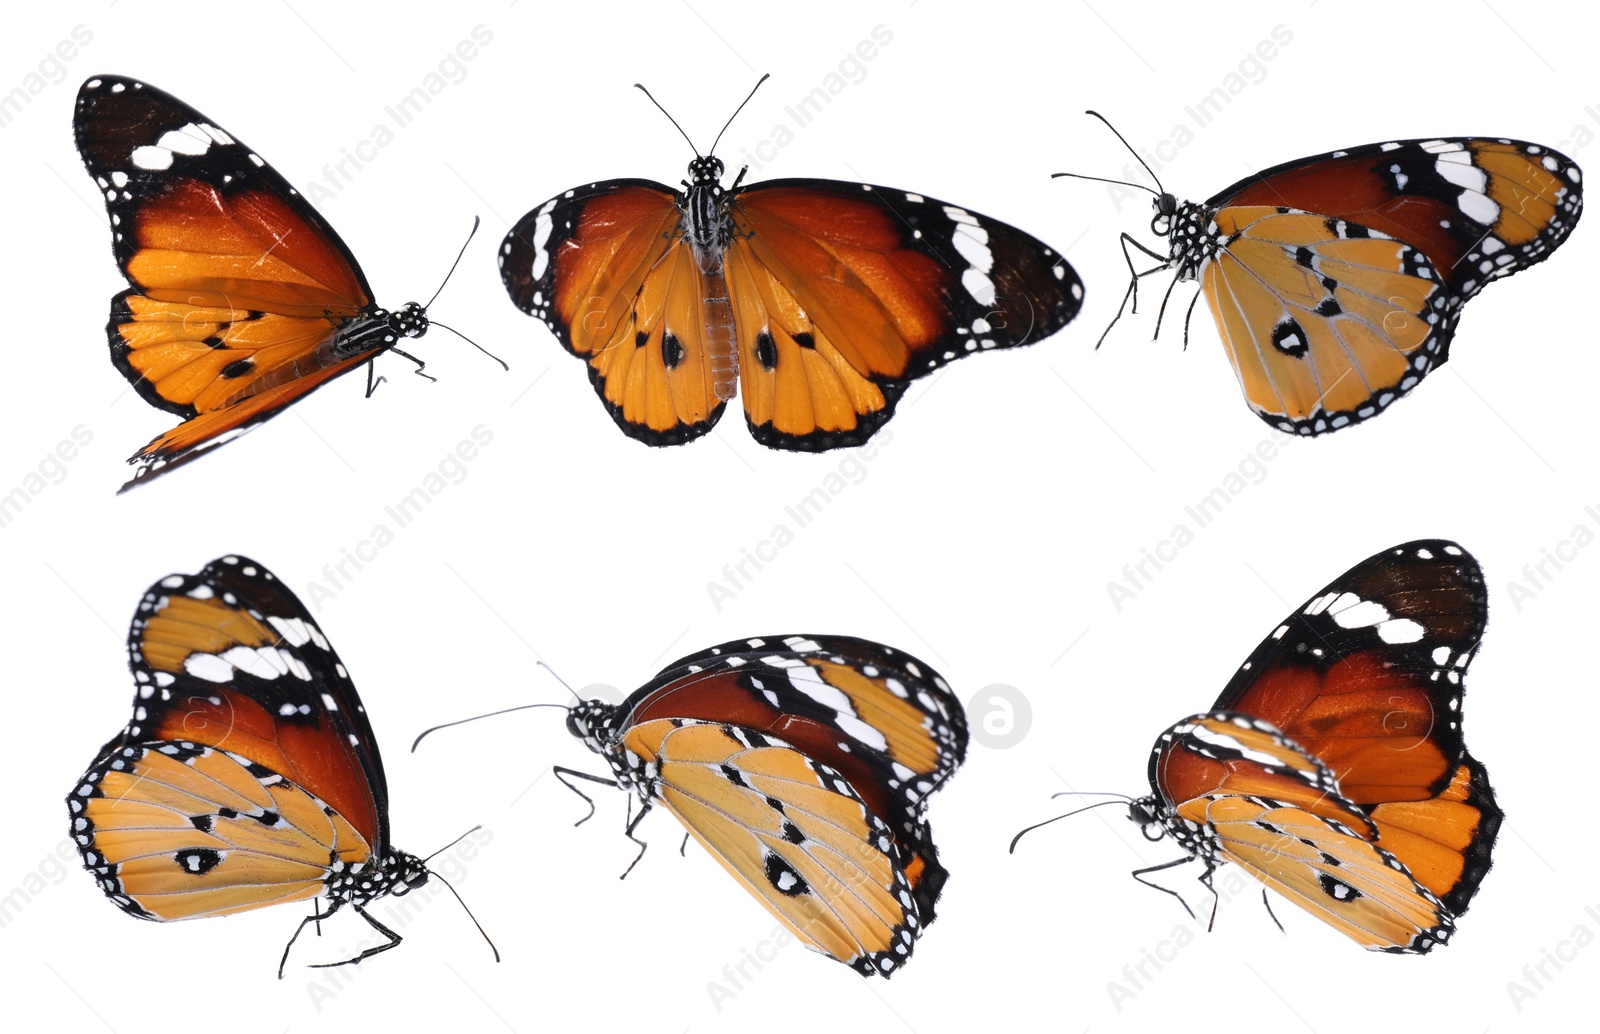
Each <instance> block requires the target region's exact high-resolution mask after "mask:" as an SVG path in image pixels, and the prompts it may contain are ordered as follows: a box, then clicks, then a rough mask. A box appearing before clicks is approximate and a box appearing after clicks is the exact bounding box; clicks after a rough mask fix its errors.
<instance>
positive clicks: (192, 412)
mask: <svg viewBox="0 0 1600 1034" xmlns="http://www.w3.org/2000/svg"><path fill="white" fill-rule="evenodd" d="M73 132H74V135H75V137H76V139H77V144H78V151H79V153H80V154H81V155H82V157H83V161H84V164H85V165H86V166H87V168H88V171H89V175H90V176H92V177H93V178H94V181H95V185H96V186H97V187H98V188H99V189H100V192H101V194H102V196H103V197H104V199H105V203H106V209H107V212H108V213H109V215H110V219H111V229H112V250H113V252H114V254H115V256H116V259H117V264H118V266H119V268H120V269H121V270H122V273H123V275H124V276H126V277H127V279H128V283H129V284H130V285H131V287H130V289H129V290H127V291H124V292H123V293H121V294H119V295H117V296H116V297H115V298H114V299H112V303H111V321H110V324H109V326H108V328H107V333H108V338H109V341H110V345H111V360H112V363H113V364H114V365H115V366H116V367H117V369H118V370H120V371H121V372H122V374H123V375H124V376H125V377H127V378H128V380H129V382H130V383H131V384H132V385H133V386H134V388H135V389H136V390H137V391H138V392H139V394H140V395H141V396H142V397H143V398H144V399H145V401H147V402H149V403H150V404H151V405H153V406H156V407H158V408H160V409H164V410H166V411H167V412H169V413H173V414H176V415H177V416H180V417H182V418H183V419H184V420H185V421H186V422H185V423H183V424H181V425H180V426H178V427H176V428H174V429H173V430H172V431H170V432H168V433H167V434H165V435H162V436H161V437H159V438H157V439H155V440H154V441H152V442H151V443H150V444H149V445H147V446H146V447H145V448H144V449H143V450H141V451H140V452H139V453H138V454H137V455H135V456H134V457H133V458H132V459H131V460H130V461H129V462H131V463H134V464H136V465H137V471H136V476H135V478H134V480H133V481H131V482H129V485H128V486H126V487H131V486H132V485H134V484H137V483H140V482H141V481H143V480H146V479H148V478H149V477H150V476H152V475H154V474H155V473H156V472H158V471H165V470H168V469H171V468H173V467H175V466H176V465H178V464H180V463H184V462H188V461H189V460H191V459H194V458H196V457H198V456H199V455H200V454H202V453H204V452H206V451H209V450H210V449H212V448H215V447H216V446H217V445H220V444H222V443H223V442H225V441H227V440H229V439H230V438H232V437H234V436H236V435H237V434H239V433H241V432H243V431H244V430H246V429H248V428H249V427H251V426H253V425H255V424H257V423H260V422H261V421H263V420H266V419H269V418H271V417H272V416H274V415H276V414H277V413H278V412H281V411H282V410H283V408H284V407H286V406H288V405H289V404H290V403H292V402H294V401H296V400H298V399H300V398H303V397H304V396H305V395H306V394H308V393H309V392H311V391H313V390H315V389H316V388H318V387H320V386H321V385H323V384H325V383H327V382H328V381H329V380H332V379H333V378H334V377H337V376H339V375H341V374H344V373H348V372H349V371H350V370H352V369H355V368H356V367H357V366H359V365H361V364H362V363H363V362H365V361H366V360H368V359H370V358H372V357H373V356H374V355H376V354H377V353H379V352H381V351H383V350H384V349H385V348H388V347H392V346H393V345H394V343H395V341H396V340H397V338H398V337H399V336H407V335H409V336H414V334H413V333H412V332H413V330H414V329H415V328H408V329H404V330H401V329H397V328H396V327H395V326H391V323H392V322H393V321H391V320H390V318H389V314H387V313H385V312H383V311H382V310H380V309H378V308H377V306H376V305H375V304H374V303H373V300H372V291H371V289H370V288H369V287H368V285H367V282H366V278H365V277H364V276H363V275H362V272H361V268H360V266H359V265H357V263H356V261H355V258H354V257H353V256H352V255H351V254H350V250H349V248H347V247H346V246H345V244H344V242H343V241H342V240H340V238H339V235H338V234H337V233H335V232H334V230H333V228H332V227H331V226H329V225H328V224H327V222H326V221H324V220H323V218H322V217H321V216H320V215H318V214H317V212H316V210H315V209H313V208H312V207H311V205H310V204H309V203H308V202H307V201H306V200H305V199H304V198H303V197H301V196H300V194H299V192H298V191H296V190H295V189H294V188H293V187H292V186H290V185H289V183H288V181H287V180H285V179H284V178H283V177H282V176H281V175H279V174H278V173H277V172H276V171H275V170H274V169H273V168H272V166H271V165H268V164H266V163H265V162H264V161H263V160H262V159H261V158H260V157H259V156H258V155H257V154H256V153H255V152H254V151H252V150H250V148H248V147H246V146H245V145H244V144H243V143H241V142H240V141H239V140H238V139H237V138H235V137H234V136H232V135H231V134H230V133H228V132H227V131H226V130H224V129H222V128H221V127H219V126H218V125H217V124H216V123H215V122H213V121H211V120H210V119H208V118H206V117H205V116H204V115H202V114H200V113H199V112H198V111H196V110H194V109H193V108H191V107H189V106H188V105H187V104H185V103H184V102H182V101H180V100H178V99H177V98H176V97H173V96H172V95H171V94H168V93H165V92H163V91H161V90H158V89H156V88H155V87H153V86H150V85H149V84H147V83H143V82H139V81H137V80H133V79H125V78H121V77H118V76H95V77H93V78H91V79H89V80H88V81H86V82H85V83H84V84H83V87H82V88H81V89H80V90H79V92H78V100H77V109H76V112H75V115H74V118H73Z"/></svg>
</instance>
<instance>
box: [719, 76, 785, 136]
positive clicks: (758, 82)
mask: <svg viewBox="0 0 1600 1034" xmlns="http://www.w3.org/2000/svg"><path fill="white" fill-rule="evenodd" d="M771 78H772V73H771V72H768V73H766V74H765V75H763V76H762V77H761V78H760V79H757V80H756V84H755V86H753V87H751V88H750V96H749V97H746V98H745V99H744V100H743V101H742V102H741V103H740V104H739V106H738V107H737V108H734V109H733V114H732V115H729V116H728V121H727V122H724V123H723V124H722V133H726V132H727V131H728V127H729V126H731V125H733V120H734V119H736V118H738V117H739V112H741V111H743V110H744V106H745V105H746V104H749V103H750V97H754V96H755V95H756V91H757V90H759V89H761V84H762V83H764V82H766V81H767V80H768V79H771ZM722 133H718V134H717V138H716V139H715V140H713V141H711V153H712V154H716V153H717V145H718V144H720V143H721V142H722Z"/></svg>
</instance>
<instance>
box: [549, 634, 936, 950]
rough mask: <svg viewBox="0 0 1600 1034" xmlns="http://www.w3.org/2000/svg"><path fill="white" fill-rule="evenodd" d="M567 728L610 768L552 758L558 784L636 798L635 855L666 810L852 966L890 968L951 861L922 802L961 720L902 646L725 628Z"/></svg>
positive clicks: (799, 932)
mask: <svg viewBox="0 0 1600 1034" xmlns="http://www.w3.org/2000/svg"><path fill="white" fill-rule="evenodd" d="M567 728H568V730H569V731H570V732H571V733H572V734H573V735H574V736H576V737H578V738H579V739H581V740H582V741H583V742H584V744H585V745H586V746H588V747H589V749H590V750H592V751H594V752H595V753H597V754H599V755H600V756H601V757H603V758H605V759H606V761H607V762H608V763H609V764H610V766H611V773H612V776H611V778H609V779H608V778H602V777H599V776H594V775H589V774H587V773H584V772H578V771H574V770H572V769H567V768H557V769H556V770H555V771H556V773H557V775H558V777H560V778H561V779H562V781H563V782H564V783H566V785H567V786H568V787H569V788H571V789H573V790H574V791H575V792H578V793H579V795H580V796H583V797H584V799H585V800H589V798H588V797H587V796H586V795H583V794H582V791H579V790H578V789H577V787H576V786H574V785H573V784H572V783H570V782H567V778H568V777H577V778H580V779H586V780H589V781H591V782H598V783H604V784H606V785H609V786H615V787H617V788H619V789H622V790H625V791H627V792H628V793H629V794H631V795H637V796H638V798H639V801H640V802H641V804H642V807H641V809H640V810H639V811H638V812H637V813H635V814H634V815H633V816H632V818H631V819H630V821H629V823H628V827H627V835H628V836H629V838H630V839H635V842H637V843H640V850H639V855H638V856H637V857H635V859H634V862H635V863H637V862H638V859H639V857H642V856H643V854H644V845H643V842H641V841H637V839H636V838H634V831H635V830H636V829H637V827H638V825H639V823H640V821H642V820H643V818H644V817H645V815H647V814H649V812H650V811H652V810H653V809H655V808H658V807H659V808H661V809H663V810H665V811H668V812H670V813H671V814H672V815H674V816H676V817H677V819H678V820H679V821H680V822H682V823H683V825H684V828H685V829H687V830H688V831H689V834H690V835H691V836H693V837H694V839H695V840H697V841H699V843H700V844H701V845H702V846H704V847H705V848H706V850H707V851H709V852H710V853H711V855H712V857H714V858H715V859H716V860H717V861H718V862H719V863H721V865H722V867H723V868H724V869H726V870H727V871H728V872H729V873H730V874H731V875H732V876H733V877H734V878H735V879H736V880H738V881H739V883H740V885H742V886H743V887H744V888H745V890H746V891H748V892H749V893H750V895H751V896H752V897H754V898H755V899H756V900H757V901H759V902H761V904H762V905H763V906H765V907H766V909H767V910H768V911H769V912H771V913H772V915H773V916H774V917H776V918H777V919H778V921H779V922H780V923H782V924H783V925H784V927H785V928H787V929H788V930H789V932H790V933H792V934H793V935H794V936H795V937H796V938H797V939H798V940H799V941H800V943H802V944H804V945H806V946H807V947H808V948H811V949H812V950H814V951H818V952H821V953H822V954H824V955H828V956H830V957H831V958H834V959H837V960H838V961H840V962H843V963H845V964H847V965H849V966H850V967H851V968H853V969H855V970H856V971H857V972H859V973H861V974H863V975H866V976H870V975H872V974H879V975H881V976H884V977H888V976H892V975H893V974H894V973H896V972H898V971H899V969H900V968H902V967H904V966H905V964H906V962H907V960H909V959H910V957H911V952H912V948H913V946H914V945H915V943H916V940H917V938H918V936H920V935H921V933H922V931H923V929H924V928H925V927H926V926H927V925H928V924H929V923H931V922H933V919H934V904H935V902H936V901H937V900H938V898H939V894H940V892H941V891H942V890H943V889H944V885H945V881H946V880H947V879H948V877H949V873H948V872H947V871H946V870H945V868H944V866H942V865H941V864H939V852H938V849H937V848H936V847H935V846H934V843H933V834H932V832H931V830H930V829H929V827H928V822H927V819H926V817H925V813H926V810H927V800H928V796H929V795H930V794H932V793H933V792H934V791H935V790H937V789H939V787H941V786H942V785H944V783H945V781H946V780H947V779H949V778H950V775H951V773H952V772H954V771H955V769H956V767H957V766H958V765H960V764H961V762H962V760H963V759H964V758H965V757H966V752H967V721H966V714H965V712H964V711H963V710H962V707H961V702H960V701H959V700H957V699H956V697H955V695H954V694H953V693H951V691H950V687H949V686H948V685H947V684H946V683H945V681H944V679H942V678H941V677H940V676H939V674H938V673H937V672H935V671H934V670H933V669H931V668H929V667H928V666H927V665H926V664H924V663H922V662H921V661H919V660H917V659H916V658H914V657H911V656H909V655H908V654H905V653H902V652H900V651H899V650H895V649H893V648H891V647H888V646H883V645H881V644H879V643H873V642H868V641H866V640H864V639H855V638H852V637H849V636H800V635H789V636H767V637H758V638H754V639H741V640H736V641H734V642H729V643H724V644H722V645H720V646H714V647H712V648H710V649H708V650H702V651H700V652H698V653H695V654H692V655H690V656H688V657H684V658H682V659H680V660H678V661H675V662H673V663H672V664H669V665H667V666H666V667H665V668H664V669H662V671H661V673H660V674H659V675H657V676H656V677H655V678H654V679H652V680H651V681H650V682H649V683H648V684H646V685H645V686H643V687H642V688H640V689H639V690H638V691H636V692H635V693H633V694H632V695H631V696H629V697H628V699H627V700H625V701H623V702H622V703H621V704H609V703H607V702H606V701H604V700H588V701H584V702H582V703H580V704H578V705H576V706H574V707H573V708H572V709H571V710H570V712H569V714H568V718H567ZM589 814H590V815H592V814H593V802H592V801H590V813H589ZM587 819H588V816H585V817H584V819H580V820H579V822H580V824H581V823H582V822H583V821H586V820H587ZM629 869H630V870H631V869H632V866H631V865H630V866H629ZM623 875H627V874H626V873H624V874H623Z"/></svg>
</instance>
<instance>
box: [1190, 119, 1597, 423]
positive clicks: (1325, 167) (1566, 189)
mask: <svg viewBox="0 0 1600 1034" xmlns="http://www.w3.org/2000/svg"><path fill="white" fill-rule="evenodd" d="M1582 209H1583V188H1582V179H1581V173H1580V171H1579V169H1578V167H1577V165H1576V164H1574V163H1573V162H1572V160H1571V159H1569V158H1567V157H1566V156H1565V155H1562V154H1560V153H1558V152H1556V151H1553V150H1551V149H1550V148H1548V147H1545V146H1543V145H1541V144H1532V143H1526V142H1524V141H1520V140H1506V139H1477V138H1462V139H1436V140H1405V141H1397V142H1390V143H1382V144H1371V145H1367V146H1364V147H1357V148H1351V149H1349V150H1346V151H1335V152H1332V153H1331V154H1326V155H1319V156H1316V157H1312V158H1305V159H1301V160H1299V161H1294V162H1288V163H1286V164H1284V165H1280V166H1278V167H1276V168H1273V169H1268V170H1266V171H1264V172H1262V173H1259V174H1257V175H1255V176H1251V177H1250V178H1248V179H1246V180H1243V181H1241V182H1240V183H1237V184H1235V185H1234V186H1232V187H1229V188H1228V189H1227V190H1224V191H1222V192H1221V193H1219V194H1218V195H1216V196H1215V197H1213V198H1212V199H1211V200H1209V201H1207V202H1205V203H1204V204H1202V205H1194V204H1186V205H1183V206H1181V207H1179V209H1178V210H1177V212H1176V214H1175V215H1174V216H1173V217H1172V221H1171V223H1170V229H1169V231H1168V232H1170V233H1171V234H1172V260H1171V261H1172V263H1173V265H1174V266H1176V267H1177V269H1178V271H1179V275H1180V276H1181V277H1183V278H1191V277H1194V278H1198V279H1199V281H1200V286H1201V289H1202V291H1203V293H1204V294H1205V296H1206V300H1207V302H1208V303H1209V305H1210V307H1211V312H1212V315H1213V316H1214V317H1215V318H1216V322H1217V330H1218V332H1219V334H1220V335H1221V337H1222V341H1223V345H1224V347H1225V348H1226V349H1227V351H1228V356H1229V359H1230V360H1231V361H1232V363H1233V366H1234V369H1235V372H1236V373H1237V374H1238V376H1239V383H1240V386H1241V387H1242V388H1243V390H1244V394H1245V398H1246V401H1247V402H1248V403H1249V404H1250V407H1251V409H1253V410H1254V411H1255V412H1256V414H1257V415H1258V416H1260V417H1261V418H1262V419H1263V420H1265V421H1266V422H1267V423H1268V424H1271V425H1272V426H1274V427H1276V428H1278V429H1280V430H1283V431H1287V432H1289V433H1293V434H1300V435H1318V434H1324V433H1327V432H1331V431H1337V430H1340V429H1341V428H1344V427H1348V426H1350V425H1351V424H1354V423H1358V422H1360V421H1362V420H1365V419H1367V418H1369V417H1372V416H1374V415H1376V414H1377V413H1379V412H1381V411H1382V410H1383V409H1384V408H1385V407H1387V406H1388V405H1389V404H1390V403H1391V402H1393V401H1394V400H1395V399H1396V398H1399V397H1400V396H1402V395H1404V394H1406V393H1407V392H1409V391H1410V390H1411V389H1412V388H1414V387H1415V386H1416V385H1417V383H1418V382H1420V381H1421V380H1422V379H1423V378H1424V377H1425V376H1427V375H1428V374H1429V373H1431V372H1432V371H1433V370H1435V369H1437V368H1438V367H1439V366H1440V365H1441V364H1442V363H1444V362H1445V361H1446V360H1447V359H1448V358H1449V356H1450V342H1451V339H1452V337H1453V336H1454V334H1455V329H1456V323H1457V321H1458V319H1459V318H1460V314H1461V313H1460V310H1461V307H1462V305H1463V304H1465V303H1466V301H1467V300H1468V299H1469V298H1471V297H1472V296H1473V295H1475V294H1477V292H1478V291H1480V290H1482V289H1483V287H1484V285H1486V284H1487V283H1489V282H1490V281H1492V280H1496V279H1499V278H1501V277H1505V276H1509V275H1511V274H1512V273H1516V272H1518V271H1520V270H1523V269H1526V268H1527V267H1529V266H1531V265H1534V264H1536V263H1538V262H1541V261H1543V260H1544V259H1545V258H1547V257H1548V256H1549V254H1550V253H1551V252H1552V251H1553V250H1555V248H1556V247H1558V246H1559V245H1560V244H1561V242H1562V241H1564V240H1565V239H1566V238H1567V235H1568V234H1569V233H1571V232H1572V228H1573V227H1574V226H1575V225H1576V224H1577V221H1578V217H1579V215H1580V214H1581V213H1582Z"/></svg>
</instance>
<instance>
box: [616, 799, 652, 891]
mask: <svg viewBox="0 0 1600 1034" xmlns="http://www.w3.org/2000/svg"><path fill="white" fill-rule="evenodd" d="M628 806H629V807H630V808H632V807H633V803H632V801H631V800H630V801H629V804H628ZM648 814H650V802H649V801H646V802H645V803H644V805H643V806H642V807H641V808H640V809H639V814H637V815H635V816H633V817H632V818H631V819H629V820H628V828H627V829H624V830H623V831H622V834H623V836H625V837H627V838H628V839H629V840H632V841H633V842H634V843H636V844H638V845H639V853H638V854H637V855H634V857H633V861H632V862H630V863H629V864H628V867H627V868H626V869H624V870H622V875H621V876H618V877H617V879H619V880H625V879H627V878H628V873H630V872H632V871H633V867H634V866H635V865H638V864H639V860H640V859H641V858H643V857H644V852H645V849H646V848H648V847H649V846H650V845H649V844H647V843H645V842H644V841H643V840H640V839H639V838H638V837H636V836H634V835H633V831H634V830H635V829H637V828H638V827H639V823H641V822H643V821H644V817H645V816H646V815H648Z"/></svg>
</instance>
